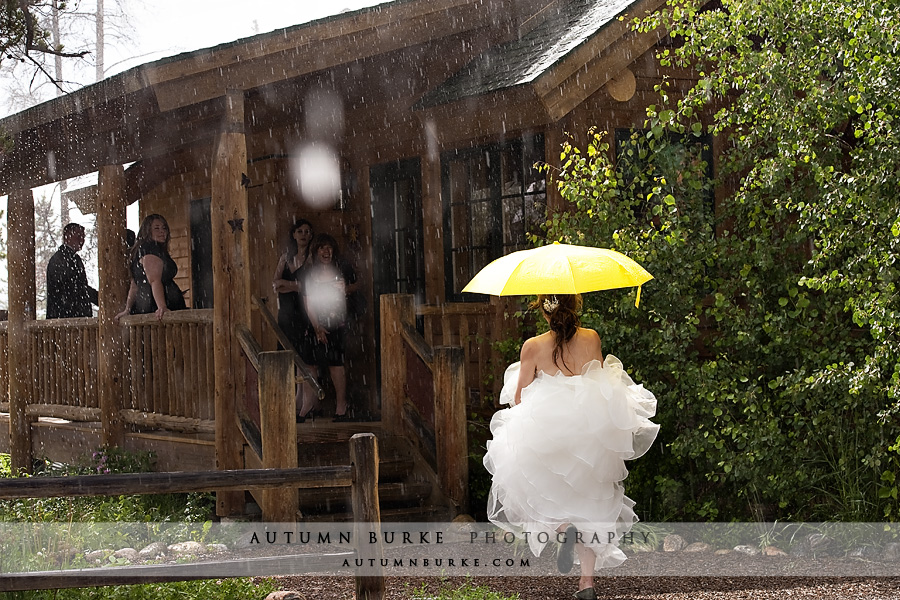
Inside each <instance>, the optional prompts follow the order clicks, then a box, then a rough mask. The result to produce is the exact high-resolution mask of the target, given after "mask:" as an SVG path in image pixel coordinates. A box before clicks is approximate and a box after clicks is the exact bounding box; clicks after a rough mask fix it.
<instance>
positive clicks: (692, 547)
mask: <svg viewBox="0 0 900 600" xmlns="http://www.w3.org/2000/svg"><path fill="white" fill-rule="evenodd" d="M710 550H712V546H710V545H709V544H707V543H706V542H694V543H693V544H689V545H688V546H687V547H686V548H685V549H684V552H697V553H699V552H709V551H710Z"/></svg>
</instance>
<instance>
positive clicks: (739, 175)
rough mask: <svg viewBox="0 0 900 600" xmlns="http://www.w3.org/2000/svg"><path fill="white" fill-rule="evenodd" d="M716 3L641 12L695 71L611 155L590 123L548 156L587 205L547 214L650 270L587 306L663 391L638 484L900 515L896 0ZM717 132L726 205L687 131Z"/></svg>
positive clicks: (657, 498)
mask: <svg viewBox="0 0 900 600" xmlns="http://www.w3.org/2000/svg"><path fill="white" fill-rule="evenodd" d="M705 4H706V3H705V2H699V1H694V0H670V2H669V3H668V4H667V6H666V7H665V8H664V9H663V10H662V11H661V12H660V13H658V14H656V15H654V16H652V17H650V18H649V19H646V20H644V21H641V22H637V23H636V26H638V27H640V28H644V29H649V28H653V27H657V26H663V27H664V28H665V29H667V30H668V31H670V32H671V35H672V36H673V38H674V41H675V42H676V43H675V44H671V45H669V47H668V48H666V49H663V50H661V53H660V58H661V60H662V62H663V63H664V64H676V65H680V66H687V67H691V68H694V69H695V70H696V72H697V73H699V76H700V77H699V81H698V83H697V85H696V86H695V87H694V88H693V89H692V90H690V91H689V92H688V93H686V94H685V95H684V96H683V97H680V98H677V99H674V98H671V99H670V98H669V97H668V96H667V94H666V89H667V88H666V86H665V83H664V84H663V85H662V86H660V88H659V89H660V92H661V97H660V103H659V106H654V107H651V108H650V110H649V111H648V120H647V124H646V130H644V131H641V132H638V133H637V134H636V135H635V136H634V137H632V139H631V140H630V143H621V144H618V145H617V155H618V160H617V161H616V162H615V165H613V162H612V161H611V160H610V148H609V147H608V146H607V145H606V143H605V142H606V139H605V138H603V137H602V136H596V137H594V138H593V139H592V141H591V142H590V144H589V145H588V146H587V147H586V149H585V150H584V153H582V151H581V150H579V149H578V148H575V147H574V146H572V145H566V146H565V147H564V150H563V168H562V170H561V171H559V172H558V173H555V174H554V175H555V178H556V182H557V185H558V186H559V189H560V191H561V192H562V194H563V196H564V197H566V198H567V199H568V200H569V201H570V202H572V203H574V204H575V205H576V207H577V210H575V211H574V212H572V213H566V214H561V215H553V216H551V218H550V220H549V221H548V236H549V237H550V238H552V239H565V240H570V241H575V242H577V243H589V244H596V245H603V246H611V247H614V248H617V249H619V250H621V251H623V252H625V253H627V254H629V255H630V256H632V257H633V258H635V259H637V260H638V261H639V262H641V263H642V264H644V265H645V266H646V267H647V268H648V270H649V271H650V272H651V273H653V274H654V275H656V280H655V281H652V282H650V283H648V284H647V285H645V286H644V287H645V289H644V297H643V299H642V305H641V308H640V309H635V308H634V307H633V305H631V304H630V299H629V298H628V297H626V296H624V295H620V296H618V297H616V296H614V295H610V294H609V293H606V294H605V295H599V294H595V295H590V296H589V297H588V309H589V310H588V313H587V315H586V318H585V320H586V321H587V322H588V324H589V325H593V326H595V327H597V328H598V330H599V331H600V332H601V335H602V336H603V339H604V347H605V348H606V349H607V351H612V352H614V353H617V354H621V357H622V358H623V359H624V361H625V363H626V365H627V366H630V367H631V370H632V371H633V372H634V373H635V376H636V377H635V378H636V379H637V380H638V381H640V382H643V383H645V384H646V385H647V387H648V388H650V389H652V390H653V391H654V392H655V393H657V396H658V397H659V399H660V417H659V418H660V420H661V422H662V424H663V429H662V432H663V433H662V439H661V442H662V443H661V444H660V445H659V447H658V448H657V452H658V454H657V455H656V459H657V460H656V461H653V460H652V459H651V460H646V459H644V460H643V461H639V462H638V463H637V464H636V465H635V468H634V469H633V470H632V477H634V478H635V479H636V485H635V483H632V485H630V486H629V490H635V489H636V490H638V491H639V492H640V493H643V494H644V495H645V496H647V497H646V498H638V500H639V501H641V500H643V502H644V506H645V507H648V506H649V507H650V508H651V514H652V515H653V516H654V517H656V518H665V517H679V518H685V517H687V518H696V517H699V518H720V519H721V518H726V519H727V518H746V517H747V516H756V517H764V518H775V517H778V518H798V519H828V520H831V519H836V518H838V519H856V520H865V519H881V518H884V517H888V518H893V517H894V516H895V515H896V510H897V495H898V490H897V486H896V485H895V480H896V478H897V477H896V475H897V473H898V472H900V467H898V462H897V449H896V448H897V446H898V444H897V443H896V438H897V433H898V428H897V427H896V419H897V413H898V410H900V409H898V400H900V374H898V372H900V331H898V328H900V324H898V316H900V303H898V296H897V289H896V281H897V274H898V271H897V263H896V260H897V258H896V257H897V256H898V250H900V217H898V211H897V209H896V206H897V204H896V198H897V196H898V191H900V190H898V182H897V173H898V172H900V129H898V125H897V119H896V114H897V105H896V101H895V96H896V90H898V89H900V46H897V44H896V39H897V38H898V33H900V31H898V30H900V11H898V10H897V8H898V5H897V3H896V1H887V0H874V1H873V2H870V3H866V4H865V5H862V4H859V3H851V2H849V1H847V0H816V1H815V2H801V1H800V0H721V2H718V3H716V5H715V6H714V7H712V8H710V6H709V5H707V6H704V5H705ZM700 115H705V116H704V117H703V118H702V119H701V117H700ZM707 133H708V134H712V135H715V136H718V141H719V143H718V144H717V146H718V152H719V161H718V163H717V164H718V165H719V172H718V173H716V178H717V182H718V183H719V185H720V187H719V190H720V197H719V198H718V203H717V206H716V211H715V219H714V220H713V219H712V218H711V216H710V214H709V212H708V211H706V212H704V206H705V203H704V201H703V200H702V199H703V198H704V197H705V195H706V194H705V191H704V190H705V186H707V185H708V183H709V182H708V181H707V180H706V179H705V178H704V177H703V172H707V170H706V169H705V168H704V167H706V166H707V165H704V161H703V160H702V158H701V159H699V160H698V157H696V156H695V157H691V156H690V155H689V154H686V153H685V152H686V148H685V146H686V145H685V139H690V138H692V137H693V138H697V139H701V138H702V136H703V135H705V134H707ZM685 136H686V137H685ZM723 184H727V185H723ZM729 190H730V191H729ZM892 443H893V447H892ZM647 490H650V491H649V492H648V491H647Z"/></svg>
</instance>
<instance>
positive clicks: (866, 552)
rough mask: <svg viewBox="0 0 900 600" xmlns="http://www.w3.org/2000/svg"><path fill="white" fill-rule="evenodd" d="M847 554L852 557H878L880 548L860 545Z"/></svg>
mask: <svg viewBox="0 0 900 600" xmlns="http://www.w3.org/2000/svg"><path fill="white" fill-rule="evenodd" d="M847 556H849V557H850V558H878V548H876V547H875V546H859V547H857V548H854V549H853V550H851V551H850V552H849V553H848V554H847Z"/></svg>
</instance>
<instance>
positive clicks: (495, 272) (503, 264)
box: [463, 242, 653, 306]
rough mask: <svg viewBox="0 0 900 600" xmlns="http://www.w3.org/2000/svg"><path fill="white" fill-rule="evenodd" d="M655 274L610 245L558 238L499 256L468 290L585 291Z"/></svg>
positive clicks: (503, 293)
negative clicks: (574, 243) (564, 241)
mask: <svg viewBox="0 0 900 600" xmlns="http://www.w3.org/2000/svg"><path fill="white" fill-rule="evenodd" d="M651 279H653V275H651V274H650V273H648V272H647V271H646V270H645V269H644V268H643V267H642V266H641V265H639V264H637V263H636V262H634V261H633V260H631V259H630V258H628V257H627V256H625V255H624V254H621V253H619V252H616V251H615V250H608V249H606V248H591V247H588V246H572V245H570V244H560V243H559V242H554V243H552V244H549V245H547V246H541V247H539V248H532V249H530V250H520V251H518V252H513V253H512V254H507V255H506V256H503V257H501V258H498V259H497V260H495V261H494V262H492V263H490V264H489V265H487V266H486V267H485V268H483V269H482V270H481V271H479V272H478V274H477V275H475V277H473V278H472V281H470V282H469V283H468V284H467V285H466V287H464V288H463V291H464V292H472V293H476V294H491V295H493V296H526V295H531V294H582V293H584V292H594V291H597V290H610V289H614V288H623V287H632V286H637V287H638V293H637V298H636V299H635V301H634V305H635V306H637V305H638V303H639V302H640V300H641V285H643V284H644V283H646V282H648V281H650V280H651Z"/></svg>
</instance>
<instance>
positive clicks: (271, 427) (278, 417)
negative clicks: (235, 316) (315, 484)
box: [259, 350, 299, 523]
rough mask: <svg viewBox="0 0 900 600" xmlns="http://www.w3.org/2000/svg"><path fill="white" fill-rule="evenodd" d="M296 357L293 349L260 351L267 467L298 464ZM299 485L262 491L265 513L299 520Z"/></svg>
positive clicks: (276, 518)
mask: <svg viewBox="0 0 900 600" xmlns="http://www.w3.org/2000/svg"><path fill="white" fill-rule="evenodd" d="M294 415H295V408H294V360H293V356H292V355H291V353H290V352H288V351H286V350H281V351H279V352H261V353H260V354H259V418H260V433H261V434H262V449H263V454H262V462H263V467H265V468H267V469H291V468H295V467H296V466H297V425H296V424H295V422H294ZM298 503H299V497H298V496H297V490H296V488H289V489H283V490H263V491H262V504H261V508H262V513H263V514H262V516H263V520H264V521H268V522H270V523H292V522H294V521H296V520H297V508H298Z"/></svg>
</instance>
